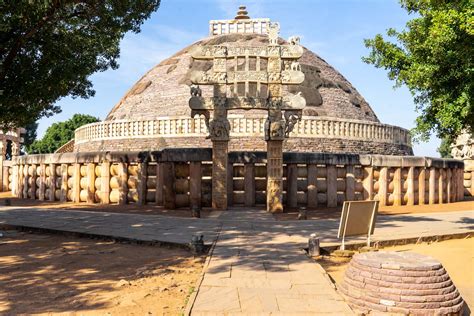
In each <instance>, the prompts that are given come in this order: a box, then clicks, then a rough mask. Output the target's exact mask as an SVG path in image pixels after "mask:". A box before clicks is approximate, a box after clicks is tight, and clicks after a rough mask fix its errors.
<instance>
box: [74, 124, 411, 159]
mask: <svg viewBox="0 0 474 316" xmlns="http://www.w3.org/2000/svg"><path fill="white" fill-rule="evenodd" d="M229 122H230V125H231V137H252V138H261V139H263V137H264V125H265V119H264V118H244V117H229ZM206 136H207V127H206V124H205V121H204V119H203V118H189V117H177V118H166V117H164V118H157V119H155V120H136V121H131V120H122V121H120V120H114V121H103V122H98V123H92V124H88V125H85V126H82V127H80V128H79V129H77V130H76V134H75V146H76V148H79V150H80V148H81V145H83V144H85V145H88V146H90V142H94V141H105V140H107V141H108V140H114V139H128V138H134V139H135V141H136V143H140V138H158V137H183V138H189V137H199V138H201V139H202V140H204V138H205V137H206ZM290 137H291V138H341V139H350V140H360V141H370V142H379V143H388V144H395V145H403V146H407V147H410V146H411V141H410V135H409V132H408V131H407V130H405V129H403V128H400V127H397V126H392V125H387V124H379V123H372V122H367V121H357V120H348V119H334V118H322V117H321V118H305V117H303V119H302V120H301V121H300V122H298V123H297V125H296V126H295V128H294V130H293V131H292V132H291V134H290ZM183 144H185V143H184V142H183ZM258 149H263V148H256V150H258ZM109 150H110V149H109ZM129 150H134V148H130V149H129ZM297 151H298V150H297ZM302 151H304V150H302Z"/></svg>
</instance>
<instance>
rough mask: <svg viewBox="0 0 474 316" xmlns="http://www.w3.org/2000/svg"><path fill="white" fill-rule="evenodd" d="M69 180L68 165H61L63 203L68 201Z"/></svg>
mask: <svg viewBox="0 0 474 316" xmlns="http://www.w3.org/2000/svg"><path fill="white" fill-rule="evenodd" d="M68 178H69V177H68V165H67V164H64V163H63V164H61V195H60V196H59V200H60V201H61V202H66V201H67V191H68V183H67V182H68Z"/></svg>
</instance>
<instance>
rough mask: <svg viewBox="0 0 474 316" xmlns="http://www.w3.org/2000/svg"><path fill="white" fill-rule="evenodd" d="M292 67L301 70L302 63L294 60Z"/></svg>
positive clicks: (294, 69)
mask: <svg viewBox="0 0 474 316" xmlns="http://www.w3.org/2000/svg"><path fill="white" fill-rule="evenodd" d="M290 69H291V70H293V71H301V65H300V63H299V62H297V61H294V62H292V63H291V66H290Z"/></svg>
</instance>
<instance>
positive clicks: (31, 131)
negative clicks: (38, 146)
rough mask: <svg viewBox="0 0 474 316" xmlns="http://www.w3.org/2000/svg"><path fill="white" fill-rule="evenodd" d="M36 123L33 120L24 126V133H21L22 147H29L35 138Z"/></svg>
mask: <svg viewBox="0 0 474 316" xmlns="http://www.w3.org/2000/svg"><path fill="white" fill-rule="evenodd" d="M37 129H38V123H36V122H33V123H30V124H28V125H26V126H25V130H26V132H25V134H24V135H23V148H25V149H26V148H28V147H30V146H31V145H32V144H33V142H34V141H35V140H36V137H37V136H38V135H37Z"/></svg>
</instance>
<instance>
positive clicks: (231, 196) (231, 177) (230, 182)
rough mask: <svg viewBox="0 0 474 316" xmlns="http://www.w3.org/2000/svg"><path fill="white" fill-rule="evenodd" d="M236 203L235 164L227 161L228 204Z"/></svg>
mask: <svg viewBox="0 0 474 316" xmlns="http://www.w3.org/2000/svg"><path fill="white" fill-rule="evenodd" d="M233 204H234V165H233V163H232V162H230V161H228V162H227V206H232V205H233Z"/></svg>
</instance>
